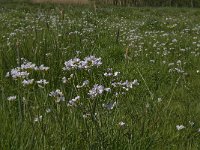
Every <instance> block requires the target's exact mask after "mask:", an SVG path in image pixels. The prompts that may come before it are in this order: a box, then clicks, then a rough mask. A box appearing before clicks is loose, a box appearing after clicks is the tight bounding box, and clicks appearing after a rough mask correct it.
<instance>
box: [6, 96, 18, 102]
mask: <svg viewBox="0 0 200 150" xmlns="http://www.w3.org/2000/svg"><path fill="white" fill-rule="evenodd" d="M16 99H17V96H9V97H8V98H7V100H8V101H14V100H16Z"/></svg>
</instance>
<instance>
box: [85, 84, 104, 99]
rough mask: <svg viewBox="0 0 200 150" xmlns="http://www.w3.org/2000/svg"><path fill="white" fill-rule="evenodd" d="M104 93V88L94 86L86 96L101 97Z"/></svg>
mask: <svg viewBox="0 0 200 150" xmlns="http://www.w3.org/2000/svg"><path fill="white" fill-rule="evenodd" d="M103 91H104V86H102V85H98V84H95V85H94V86H93V88H92V89H91V90H90V91H89V93H88V95H90V96H91V97H96V96H98V95H101V94H102V93H103Z"/></svg>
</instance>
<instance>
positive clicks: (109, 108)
mask: <svg viewBox="0 0 200 150" xmlns="http://www.w3.org/2000/svg"><path fill="white" fill-rule="evenodd" d="M116 104H117V103H116V102H114V103H108V104H103V105H102V106H103V107H104V108H106V109H108V110H112V109H113V108H114V107H115V106H116Z"/></svg>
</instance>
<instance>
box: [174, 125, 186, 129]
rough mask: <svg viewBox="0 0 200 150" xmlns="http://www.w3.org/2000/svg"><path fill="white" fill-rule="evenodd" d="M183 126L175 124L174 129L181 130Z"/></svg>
mask: <svg viewBox="0 0 200 150" xmlns="http://www.w3.org/2000/svg"><path fill="white" fill-rule="evenodd" d="M184 128H185V126H184V125H177V126H176V129H177V130H182V129H184Z"/></svg>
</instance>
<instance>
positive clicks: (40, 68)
mask: <svg viewBox="0 0 200 150" xmlns="http://www.w3.org/2000/svg"><path fill="white" fill-rule="evenodd" d="M37 70H40V71H47V70H49V67H45V66H44V65H43V64H42V65H40V66H39V67H38V68H37Z"/></svg>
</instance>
